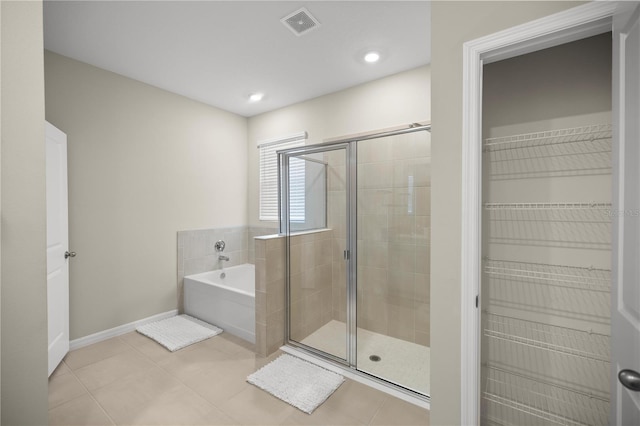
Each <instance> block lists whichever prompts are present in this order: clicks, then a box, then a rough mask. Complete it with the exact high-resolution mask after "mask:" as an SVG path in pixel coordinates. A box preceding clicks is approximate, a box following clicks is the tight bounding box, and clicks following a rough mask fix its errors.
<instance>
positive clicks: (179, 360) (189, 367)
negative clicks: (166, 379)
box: [157, 345, 230, 380]
mask: <svg viewBox="0 0 640 426" xmlns="http://www.w3.org/2000/svg"><path fill="white" fill-rule="evenodd" d="M229 357H230V356H229V355H227V354H224V353H222V352H220V351H218V350H216V349H213V348H211V347H208V346H202V345H200V346H198V347H196V348H194V349H192V350H190V351H184V352H183V351H182V350H180V351H177V352H176V354H175V356H173V357H171V358H167V359H163V360H161V361H158V363H157V364H158V365H159V366H160V367H161V368H162V369H163V370H166V371H168V372H169V373H171V374H172V375H174V376H175V377H177V378H178V379H180V380H184V379H186V378H188V377H189V376H190V375H192V374H194V373H197V372H199V371H202V370H205V369H207V368H212V367H215V365H216V363H218V362H220V361H224V360H228V359H229Z"/></svg>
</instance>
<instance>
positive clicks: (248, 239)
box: [177, 226, 277, 313]
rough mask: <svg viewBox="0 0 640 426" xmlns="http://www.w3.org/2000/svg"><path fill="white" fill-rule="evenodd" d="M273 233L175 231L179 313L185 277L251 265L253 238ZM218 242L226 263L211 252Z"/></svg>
mask: <svg viewBox="0 0 640 426" xmlns="http://www.w3.org/2000/svg"><path fill="white" fill-rule="evenodd" d="M274 232H277V231H276V230H275V229H274V228H254V227H248V226H237V227H232V228H214V229H194V230H188V231H178V282H177V286H178V292H177V293H178V310H179V311H180V312H181V313H182V312H183V308H184V277H185V275H193V274H199V273H201V272H207V271H214V270H217V269H221V268H222V267H230V266H235V265H241V264H243V263H253V258H254V249H253V247H254V244H253V238H254V237H255V236H256V235H266V234H273V233H274ZM218 240H224V242H225V243H226V247H225V250H224V255H225V256H228V257H229V261H221V260H219V259H218V253H216V250H215V248H214V245H215V243H216V241H218Z"/></svg>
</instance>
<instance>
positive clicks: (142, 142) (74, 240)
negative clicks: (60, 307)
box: [45, 52, 247, 339]
mask: <svg viewBox="0 0 640 426" xmlns="http://www.w3.org/2000/svg"><path fill="white" fill-rule="evenodd" d="M45 87H46V115H47V120H48V121H49V122H51V123H52V124H53V125H55V126H56V127H58V128H59V129H60V130H62V131H63V132H65V133H66V134H67V137H68V170H69V239H70V248H71V249H72V250H74V251H76V252H77V253H78V256H77V257H76V258H75V259H74V260H73V262H72V263H71V268H70V269H71V271H70V285H71V288H70V310H71V322H70V334H71V339H77V338H79V337H83V336H86V335H89V334H92V333H96V332H99V331H103V330H106V329H109V328H112V327H116V326H119V325H122V324H126V323H129V322H132V321H136V320H139V319H141V318H145V317H148V316H151V315H154V314H158V313H161V312H166V311H169V310H172V309H176V308H177V294H176V290H177V288H176V277H177V273H178V272H177V260H176V259H177V253H176V250H177V232H178V231H181V230H186V229H208V228H227V227H234V226H244V225H246V224H247V219H246V218H247V205H246V196H245V194H246V193H247V160H246V158H247V144H246V138H247V133H246V132H247V120H246V119H245V118H244V117H240V116H238V115H235V114H232V113H229V112H226V111H222V110H220V109H217V108H214V107H211V106H208V105H205V104H202V103H199V102H195V101H192V100H189V99H187V98H184V97H182V96H178V95H175V94H172V93H169V92H166V91H164V90H160V89H157V88H155V87H152V86H149V85H146V84H143V83H140V82H138V81H135V80H131V79H128V78H125V77H122V76H120V75H117V74H114V73H111V72H108V71H105V70H102V69H99V68H96V67H93V66H90V65H87V64H84V63H81V62H78V61H74V60H72V59H69V58H66V57H64V56H60V55H57V54H55V53H51V52H45Z"/></svg>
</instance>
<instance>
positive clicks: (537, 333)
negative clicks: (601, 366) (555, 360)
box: [484, 313, 609, 364]
mask: <svg viewBox="0 0 640 426" xmlns="http://www.w3.org/2000/svg"><path fill="white" fill-rule="evenodd" d="M484 320H485V326H484V327H485V328H484V335H485V336H487V337H490V338H495V339H501V340H505V341H508V342H512V343H516V344H519V345H525V346H528V347H532V348H538V349H544V350H547V351H552V352H554V353H561V354H565V355H572V356H575V357H579V358H582V359H586V360H590V361H597V362H603V363H607V364H609V336H606V335H603V334H596V333H591V332H586V331H579V330H573V329H570V328H566V327H559V326H554V325H549V324H542V323H538V322H534V321H527V320H522V319H517V318H512V317H508V316H504V315H498V314H494V313H487V314H485V318H484Z"/></svg>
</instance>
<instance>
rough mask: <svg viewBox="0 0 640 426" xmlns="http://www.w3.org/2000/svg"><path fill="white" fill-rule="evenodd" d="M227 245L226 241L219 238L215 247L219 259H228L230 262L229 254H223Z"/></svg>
mask: <svg viewBox="0 0 640 426" xmlns="http://www.w3.org/2000/svg"><path fill="white" fill-rule="evenodd" d="M225 245H226V244H225V243H224V241H222V240H218V241H216V245H215V249H216V252H217V253H218V260H226V261H227V262H228V261H229V256H225V255H223V254H222V252H223V251H224V246H225Z"/></svg>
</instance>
